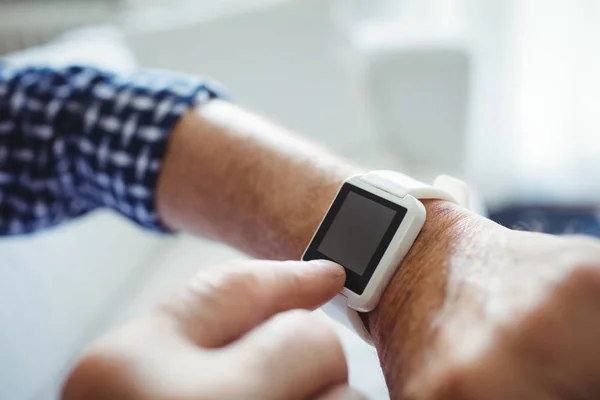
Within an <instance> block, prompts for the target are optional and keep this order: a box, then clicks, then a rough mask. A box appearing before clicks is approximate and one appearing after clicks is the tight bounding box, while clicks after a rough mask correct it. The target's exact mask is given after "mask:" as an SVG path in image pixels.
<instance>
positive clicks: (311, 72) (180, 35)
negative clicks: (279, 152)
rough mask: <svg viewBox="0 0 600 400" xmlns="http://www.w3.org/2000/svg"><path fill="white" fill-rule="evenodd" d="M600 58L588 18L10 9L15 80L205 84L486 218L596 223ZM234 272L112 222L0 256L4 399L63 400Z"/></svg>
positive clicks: (182, 245)
mask: <svg viewBox="0 0 600 400" xmlns="http://www.w3.org/2000/svg"><path fill="white" fill-rule="evenodd" d="M599 39H600V3H599V2H597V1H595V0H525V1H518V0H512V1H510V0H506V1H505V0H485V1H484V0H427V1H426V0H170V1H169V0H88V1H76V0H70V1H68V0H67V1H54V0H45V1H44V0H37V1H26V0H12V1H6V0H4V1H2V0H0V54H2V57H7V58H10V59H11V60H12V61H13V62H17V63H31V62H49V63H53V64H65V63H73V62H79V63H81V62H83V63H93V64H96V65H99V66H102V67H105V68H110V69H114V70H117V71H119V70H120V71H130V70H133V69H135V68H138V67H140V66H141V67H153V68H166V69H176V70H182V71H186V72H190V73H194V74H202V75H208V76H211V77H214V78H216V79H218V80H220V81H221V82H222V83H223V84H224V85H225V86H226V87H227V88H228V90H229V91H230V92H231V94H232V97H233V99H234V100H235V101H236V102H238V103H241V104H243V105H245V106H248V107H250V108H252V109H254V110H256V111H258V112H260V113H262V114H264V115H267V116H269V117H270V118H272V119H274V120H275V121H277V122H279V123H281V124H283V125H285V126H288V127H290V128H293V129H295V130H296V131H298V132H300V133H302V134H305V135H307V136H309V137H311V138H313V139H314V140H317V141H319V142H321V143H323V144H324V145H326V146H328V147H330V148H332V149H334V150H335V151H337V152H339V153H341V154H342V155H344V156H346V157H348V158H351V159H353V160H356V161H358V162H360V163H362V164H364V165H366V166H371V167H384V168H388V167H389V168H399V169H402V170H404V171H407V172H409V173H411V174H414V175H416V176H419V177H421V178H423V179H428V178H430V177H431V176H432V175H433V174H435V173H439V172H445V173H451V174H457V175H460V176H462V177H463V178H465V179H467V180H468V181H469V183H470V184H471V185H472V187H474V188H475V189H476V190H477V191H478V193H479V195H480V197H481V199H482V200H483V203H485V205H486V206H487V207H488V208H489V209H491V210H497V209H502V207H507V206H515V205H523V204H526V205H530V204H536V205H544V206H547V205H551V206H552V207H557V206H566V207H570V208H573V207H587V208H589V207H590V206H591V207H592V208H593V209H594V210H595V208H594V207H595V205H596V204H598V203H599V202H598V200H599V198H600V190H599V189H600V179H598V178H597V176H596V175H597V171H599V170H600V168H599V167H600V132H599V128H600V77H599V74H600V52H599V51H598V49H599V48H600V47H599V44H600V43H599V41H600V40H599ZM587 208H586V209H587ZM594 213H595V214H594V215H597V213H596V212H595V211H594ZM240 257H242V255H240V254H238V253H236V252H235V251H233V250H231V249H229V248H227V247H224V246H222V245H219V244H215V243H211V242H208V241H204V240H201V239H197V238H191V237H187V236H180V237H168V238H165V237H157V236H154V235H151V234H148V233H145V232H142V231H140V230H139V229H137V228H136V227H133V226H132V225H131V224H130V223H128V222H126V221H123V220H121V219H119V218H118V217H116V216H115V215H113V214H111V213H110V212H108V211H101V212H97V213H95V214H93V215H90V216H87V217H85V218H83V219H81V220H79V221H76V222H75V223H71V224H67V225H65V226H62V227H60V228H59V229H56V230H54V231H52V232H45V233H41V234H38V235H35V236H32V237H28V238H18V239H3V240H1V241H0V398H1V399H10V400H12V399H52V398H55V397H56V393H57V390H58V388H59V386H60V382H61V379H62V377H63V375H64V373H65V371H66V370H67V369H68V367H69V365H70V362H71V361H72V358H73V357H74V355H75V354H76V353H77V352H78V351H79V350H80V349H81V348H82V347H83V346H84V345H85V344H86V343H88V342H89V341H90V340H92V339H93V338H95V337H97V336H98V335H99V334H100V333H102V332H104V331H105V330H107V329H109V328H110V327H113V326H114V325H115V324H118V323H120V322H122V321H124V320H125V319H127V318H129V317H131V316H133V315H136V314H137V313H139V312H141V311H143V310H145V309H147V308H149V307H150V306H151V305H152V304H153V302H154V301H156V299H157V298H159V297H160V296H163V295H164V294H165V293H166V292H168V291H169V290H170V289H171V288H173V287H174V286H176V285H177V284H178V283H179V282H181V281H182V280H183V279H185V278H186V277H188V276H190V275H191V274H193V273H194V271H196V270H197V269H198V268H201V267H204V266H207V265H210V264H214V263H218V262H220V261H223V260H228V259H231V258H240ZM340 334H341V335H342V338H343V340H344V344H345V346H346V350H347V353H348V357H349V362H350V372H351V383H352V384H353V385H355V386H356V387H358V388H360V389H361V390H363V391H364V392H365V393H367V394H368V395H369V396H370V398H373V399H385V398H387V392H386V389H385V386H384V383H383V378H382V376H381V372H380V370H379V367H378V364H377V359H376V355H375V353H374V351H373V350H372V349H370V348H369V347H367V346H365V345H364V344H362V343H361V342H360V341H359V340H357V339H355V338H354V337H353V336H352V335H350V334H348V333H347V332H345V331H344V330H343V329H341V328H340Z"/></svg>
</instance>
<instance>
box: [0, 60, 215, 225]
mask: <svg viewBox="0 0 600 400" xmlns="http://www.w3.org/2000/svg"><path fill="white" fill-rule="evenodd" d="M218 96H219V94H218V91H217V90H216V89H214V88H213V87H212V86H211V85H209V84H208V83H207V82H205V81H202V80H200V79H197V78H192V77H189V76H182V75H174V74H172V73H168V72H164V71H139V72H137V73H135V74H133V75H131V76H118V75H114V74H112V73H108V72H104V71H100V70H97V69H94V68H90V67H69V68H62V69H53V68H48V67H28V68H12V67H11V66H9V65H7V64H3V63H1V62H0V235H15V234H24V233H30V232H34V231H36V230H40V229H43V228H47V227H50V226H53V225H56V224H58V223H60V222H63V221H66V220H68V219H70V218H73V217H76V216H79V215H82V214H84V213H86V212H89V211H91V210H93V209H95V208H98V207H110V208H112V209H114V210H116V211H118V212H119V213H121V214H123V215H125V216H126V217H128V218H130V219H131V220H133V221H134V222H136V223H138V224H140V225H141V226H143V227H146V228H149V229H152V230H159V231H160V230H164V228H163V227H162V226H161V224H160V222H159V221H158V218H157V215H156V210H155V193H154V192H155V188H156V182H157V178H158V173H159V170H160V167H161V160H162V158H163V156H164V154H165V150H166V144H167V140H168V137H169V133H170V132H171V130H172V129H173V126H174V125H175V123H176V122H177V121H178V119H179V118H180V117H181V115H182V114H183V113H184V112H185V111H186V110H187V109H188V108H189V107H190V106H192V105H194V104H198V103H201V102H205V101H208V100H210V99H212V98H214V97H218Z"/></svg>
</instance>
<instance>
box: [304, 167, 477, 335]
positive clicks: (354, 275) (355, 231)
mask: <svg viewBox="0 0 600 400" xmlns="http://www.w3.org/2000/svg"><path fill="white" fill-rule="evenodd" d="M419 199H443V200H448V201H451V202H453V203H456V204H460V205H462V206H465V207H468V199H469V196H468V190H467V186H466V185H465V184H464V183H463V182H462V181H460V180H458V179H455V178H452V177H449V176H446V175H441V176H439V177H437V178H436V180H435V182H434V184H433V185H427V184H424V183H422V182H419V181H417V180H415V179H412V178H410V177H408V176H406V175H403V174H400V173H398V172H394V171H371V172H368V173H366V174H364V175H357V176H353V177H351V178H349V179H347V180H346V181H345V182H344V183H343V185H342V186H341V188H340V190H339V191H338V193H337V196H336V197H335V199H334V200H333V202H332V203H331V205H330V207H329V209H328V210H327V213H326V214H325V216H324V217H323V220H322V221H321V224H320V225H319V227H318V228H317V230H316V232H315V234H314V236H313V238H312V240H311V241H310V243H309V245H308V247H307V248H306V251H305V252H304V255H303V256H302V259H303V260H305V261H309V260H315V259H326V260H331V261H334V262H336V263H338V264H340V265H342V266H343V267H344V269H345V270H346V284H345V286H344V289H343V290H342V292H341V293H340V294H339V295H338V296H336V298H335V299H334V300H332V301H331V302H329V303H327V304H326V305H325V306H324V307H323V309H324V311H325V312H326V313H327V314H329V315H330V316H332V317H333V318H334V319H336V320H338V321H339V322H341V323H342V324H344V325H346V326H347V327H348V328H350V329H353V330H355V331H356V332H357V333H358V334H359V335H360V336H361V337H362V338H363V339H365V340H366V341H367V342H369V343H371V337H370V335H369V332H368V331H367V330H366V328H365V326H364V324H363V323H362V320H361V319H360V317H359V315H358V312H357V311H361V312H368V311H371V310H373V309H374V308H375V307H376V306H377V303H378V302H379V299H380V298H381V295H382V294H383V291H384V290H385V288H386V287H387V286H388V284H389V282H390V280H391V279H392V277H393V275H394V273H395V272H396V269H397V268H398V266H399V265H400V263H401V262H402V260H403V259H404V257H405V256H406V254H407V253H408V251H409V250H410V248H411V246H412V245H413V243H414V241H415V239H416V238H417V235H418V234H419V232H420V231H421V228H422V227H423V224H424V223H425V218H426V213H425V207H424V206H423V204H422V203H421V202H420V201H419Z"/></svg>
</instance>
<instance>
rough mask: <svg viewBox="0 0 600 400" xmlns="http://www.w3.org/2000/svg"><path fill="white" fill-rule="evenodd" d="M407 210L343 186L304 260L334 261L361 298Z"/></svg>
mask: <svg viewBox="0 0 600 400" xmlns="http://www.w3.org/2000/svg"><path fill="white" fill-rule="evenodd" d="M406 212H407V210H406V208H405V207H402V206H401V205H399V204H396V203H393V202H391V201H389V200H387V199H384V198H382V197H379V196H378V195H376V194H373V193H370V192H368V191H366V190H364V189H361V188H359V187H357V186H354V185H352V184H351V183H348V182H346V183H344V185H343V186H342V188H341V189H340V191H339V193H338V195H337V197H336V198H335V200H334V201H333V203H332V204H331V207H330V209H329V212H328V213H327V215H326V216H325V218H324V219H323V221H322V222H321V226H320V227H319V230H318V231H317V233H316V234H315V236H314V238H313V240H312V242H311V243H310V245H309V246H308V248H307V249H306V252H305V254H304V257H303V260H305V261H309V260H315V259H325V260H331V261H334V262H336V263H338V264H340V265H342V266H343V267H344V269H345V270H346V288H348V289H350V290H351V291H352V292H354V293H356V294H358V295H360V294H362V293H363V291H364V290H365V287H366V286H367V284H368V283H369V280H370V279H371V277H372V276H373V273H374V272H375V269H376V268H377V265H378V264H379V262H380V261H381V258H382V257H383V255H384V254H385V251H386V250H387V248H388V246H389V245H390V242H391V241H392V238H393V237H394V235H395V233H396V231H397V230H398V228H399V227H400V224H401V223H402V220H403V219H404V217H405V215H406Z"/></svg>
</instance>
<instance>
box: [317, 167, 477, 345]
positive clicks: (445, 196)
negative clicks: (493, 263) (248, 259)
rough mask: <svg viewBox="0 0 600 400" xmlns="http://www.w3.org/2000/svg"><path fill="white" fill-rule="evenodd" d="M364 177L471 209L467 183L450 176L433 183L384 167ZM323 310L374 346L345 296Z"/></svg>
mask: <svg viewBox="0 0 600 400" xmlns="http://www.w3.org/2000/svg"><path fill="white" fill-rule="evenodd" d="M361 179H362V180H363V181H365V182H367V183H368V184H370V185H372V186H375V187H376V188H378V189H381V190H384V191H386V192H388V193H391V194H393V195H395V196H398V197H404V196H406V195H411V196H413V197H415V198H417V199H440V200H446V201H450V202H452V203H455V204H458V205H460V206H462V207H465V208H469V191H468V188H467V185H466V184H465V183H464V182H462V181H461V180H459V179H456V178H453V177H451V176H448V175H439V176H438V177H436V179H435V180H434V183H433V185H427V184H425V183H423V182H420V181H418V180H416V179H413V178H411V177H409V176H407V175H404V174H401V173H399V172H395V171H384V170H381V171H370V172H368V173H366V174H365V175H362V176H361ZM323 310H324V311H325V313H327V314H328V315H329V316H331V317H332V318H334V319H335V320H336V321H338V322H340V323H341V324H342V325H344V326H346V327H347V328H349V329H350V330H353V331H355V332H356V333H357V334H358V335H359V336H360V337H361V338H362V339H363V340H364V341H365V342H367V343H368V344H371V345H373V338H372V336H371V334H370V332H369V331H368V330H367V328H366V327H365V325H364V323H363V320H362V319H361V317H360V315H359V313H358V312H357V311H356V310H353V309H352V308H350V307H348V305H347V299H346V297H345V296H343V295H342V294H338V295H337V296H336V297H335V298H334V299H333V300H331V301H330V302H329V303H327V304H325V305H324V306H323Z"/></svg>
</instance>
